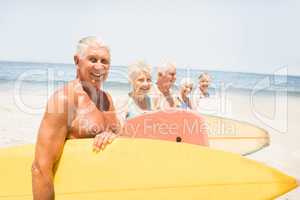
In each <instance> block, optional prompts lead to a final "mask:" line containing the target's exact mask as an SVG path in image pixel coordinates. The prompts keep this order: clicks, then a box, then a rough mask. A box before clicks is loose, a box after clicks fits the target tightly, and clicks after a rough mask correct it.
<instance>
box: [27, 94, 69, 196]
mask: <svg viewBox="0 0 300 200" xmlns="http://www.w3.org/2000/svg"><path fill="white" fill-rule="evenodd" d="M67 117H68V115H67V103H66V98H65V96H64V95H61V93H60V92H57V93H55V94H54V95H53V97H51V98H50V100H49V102H48V105H47V109H46V112H45V114H44V117H43V119H42V122H41V125H40V128H39V132H38V137H37V142H36V149H35V158H34V161H33V164H32V192H33V199H34V200H53V199H54V185H53V176H54V175H53V167H54V165H55V163H56V162H57V161H58V160H59V158H60V155H61V153H62V150H63V147H64V142H65V139H66V136H67V131H68V130H67V127H68V124H67V123H68V121H67Z"/></svg>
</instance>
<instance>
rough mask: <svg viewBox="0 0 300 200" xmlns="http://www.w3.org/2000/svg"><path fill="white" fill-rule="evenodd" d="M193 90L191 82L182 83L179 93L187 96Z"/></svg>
mask: <svg viewBox="0 0 300 200" xmlns="http://www.w3.org/2000/svg"><path fill="white" fill-rule="evenodd" d="M192 90H193V84H184V85H183V86H182V87H181V94H183V95H184V96H188V95H189V94H190V93H191V92H192Z"/></svg>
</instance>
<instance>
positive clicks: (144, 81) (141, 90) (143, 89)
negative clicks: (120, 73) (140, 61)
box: [133, 72, 152, 95]
mask: <svg viewBox="0 0 300 200" xmlns="http://www.w3.org/2000/svg"><path fill="white" fill-rule="evenodd" d="M151 85H152V79H151V75H150V74H148V73H145V72H141V73H139V74H138V75H137V77H136V78H135V79H134V81H133V90H134V94H135V95H145V94H147V93H148V92H149V91H150V89H151Z"/></svg>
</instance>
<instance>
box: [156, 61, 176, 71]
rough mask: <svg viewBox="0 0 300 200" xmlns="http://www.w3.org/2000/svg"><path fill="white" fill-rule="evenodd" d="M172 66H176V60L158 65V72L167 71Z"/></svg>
mask: <svg viewBox="0 0 300 200" xmlns="http://www.w3.org/2000/svg"><path fill="white" fill-rule="evenodd" d="M171 68H176V64H175V62H171V61H165V62H163V63H162V64H160V65H158V67H157V73H165V72H166V71H168V70H169V69H171Z"/></svg>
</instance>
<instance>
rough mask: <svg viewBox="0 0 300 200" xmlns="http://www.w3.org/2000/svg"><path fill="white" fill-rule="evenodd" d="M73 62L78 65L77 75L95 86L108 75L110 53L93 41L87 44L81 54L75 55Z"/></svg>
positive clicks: (98, 85)
mask: <svg viewBox="0 0 300 200" xmlns="http://www.w3.org/2000/svg"><path fill="white" fill-rule="evenodd" d="M75 62H76V64H77V66H78V77H79V79H80V80H82V81H86V82H87V83H89V84H92V85H93V86H95V87H100V86H101V83H102V82H103V81H105V80H106V79H107V77H108V73H109V68H110V54H109V52H108V50H107V49H106V48H103V47H101V46H100V45H99V44H97V43H94V44H92V45H89V46H88V47H87V49H86V50H85V53H84V55H83V56H81V55H76V56H75Z"/></svg>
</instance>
